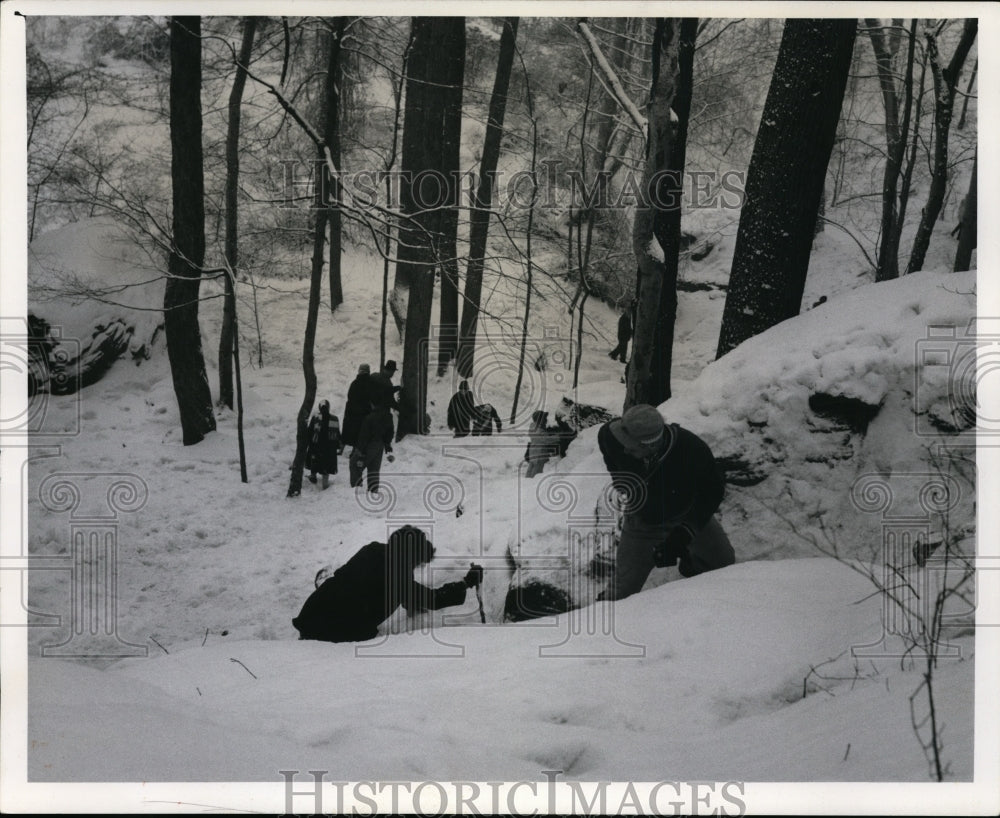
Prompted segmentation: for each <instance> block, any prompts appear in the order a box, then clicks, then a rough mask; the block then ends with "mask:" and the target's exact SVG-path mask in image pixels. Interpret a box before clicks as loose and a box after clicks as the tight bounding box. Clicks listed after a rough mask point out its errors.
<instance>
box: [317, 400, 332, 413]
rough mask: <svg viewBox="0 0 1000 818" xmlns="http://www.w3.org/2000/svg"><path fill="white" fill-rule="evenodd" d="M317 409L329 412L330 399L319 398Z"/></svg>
mask: <svg viewBox="0 0 1000 818" xmlns="http://www.w3.org/2000/svg"><path fill="white" fill-rule="evenodd" d="M319 411H320V412H329V411H330V401H328V400H321V401H320V402H319Z"/></svg>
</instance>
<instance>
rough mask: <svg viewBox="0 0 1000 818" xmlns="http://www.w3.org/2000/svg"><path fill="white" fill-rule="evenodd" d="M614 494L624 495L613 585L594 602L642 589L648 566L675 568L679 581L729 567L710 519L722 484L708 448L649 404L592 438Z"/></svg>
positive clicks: (729, 552) (724, 541)
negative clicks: (671, 566) (615, 492)
mask: <svg viewBox="0 0 1000 818" xmlns="http://www.w3.org/2000/svg"><path fill="white" fill-rule="evenodd" d="M597 444H598V446H599V447H600V449H601V454H603V455H604V463H605V465H606V466H607V468H608V471H609V472H610V473H611V477H612V480H613V482H614V485H615V488H617V489H618V490H619V491H621V492H623V493H624V494H625V495H626V503H625V519H624V523H623V526H622V534H621V539H620V541H619V543H618V555H617V561H616V567H615V577H614V582H613V585H611V586H609V587H608V588H607V589H605V591H604V592H603V593H602V594H601V595H600V596H599V597H598V599H624V598H625V597H627V596H630V595H632V594H634V593H636V592H637V591H639V590H641V589H642V586H643V585H644V584H645V582H646V578H647V577H648V576H649V572H650V571H652V570H653V567H654V566H660V567H663V566H668V565H675V564H678V562H679V565H678V569H679V570H680V573H681V575H682V576H684V577H692V576H695V575H696V574H701V573H703V572H705V571H711V570H713V569H716V568H723V567H725V566H727V565H732V564H733V563H734V562H735V561H736V555H735V553H734V551H733V547H732V545H731V544H730V542H729V538H728V537H727V536H726V532H725V531H724V530H723V529H722V526H721V525H720V524H719V522H718V520H716V519H715V517H714V514H715V511H716V509H718V507H719V503H721V502H722V495H723V482H722V477H721V475H720V474H719V470H718V468H717V466H716V464H715V458H714V457H713V455H712V451H711V449H709V448H708V445H707V444H706V443H705V441H703V440H702V439H701V438H700V437H698V436H697V435H696V434H694V433H693V432H689V431H688V430H687V429H683V428H681V427H680V426H678V425H677V424H676V423H670V424H667V423H664V421H663V417H662V415H660V413H659V411H657V409H656V408H655V407H653V406H650V405H649V404H638V405H636V406H632V407H631V408H629V409H628V410H626V412H625V414H624V415H622V417H621V418H620V419H618V420H612V421H610V422H608V423H605V424H604V425H603V426H602V427H601V430H600V432H599V433H598V435H597Z"/></svg>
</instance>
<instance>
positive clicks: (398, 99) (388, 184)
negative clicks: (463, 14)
mask: <svg viewBox="0 0 1000 818" xmlns="http://www.w3.org/2000/svg"><path fill="white" fill-rule="evenodd" d="M412 45H413V32H412V31H411V32H410V37H409V39H408V40H407V42H406V48H405V49H403V59H402V64H401V65H400V69H399V83H393V86H392V99H393V115H392V143H391V145H390V148H389V157H388V158H387V159H386V160H385V171H386V173H385V200H386V202H387V203H388V202H391V201H392V176H391V174H390V171H391V170H392V169H393V167H395V165H396V153H397V149H398V147H399V114H400V112H401V111H402V102H403V83H404V82H406V71H407V62H408V60H409V57H410V48H411V46H412ZM394 225H395V220H394V219H393V218H392V217H389V218H388V219H387V220H386V226H385V255H384V256H383V258H382V322H381V326H380V328H379V348H378V349H379V353H378V365H379V369H381V368H382V367H383V366H384V365H385V327H386V323H387V320H388V315H387V311H388V309H389V259H390V258H391V257H392V236H393V227H394ZM394 315H395V313H394ZM396 328H397V330H399V333H400V337H402V333H403V329H402V326H401V324H400V322H399V321H398V319H397V323H396Z"/></svg>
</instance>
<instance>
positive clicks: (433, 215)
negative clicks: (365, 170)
mask: <svg viewBox="0 0 1000 818" xmlns="http://www.w3.org/2000/svg"><path fill="white" fill-rule="evenodd" d="M464 59H465V18H464V17H414V18H413V41H412V46H411V49H410V55H409V60H408V63H409V64H408V70H407V80H406V105H405V111H404V115H403V145H402V167H401V169H402V174H401V176H402V184H401V189H400V200H401V204H402V211H403V219H402V223H401V224H400V228H399V249H398V256H399V261H398V263H397V265H396V288H395V291H394V295H395V294H396V291H398V290H399V289H400V286H401V284H402V285H405V289H407V290H408V300H407V305H406V331H405V335H404V342H403V374H402V378H401V385H402V387H403V389H404V390H405V395H406V400H407V402H408V404H409V408H410V409H411V410H412V411H408V412H406V413H404V414H402V415H401V416H400V418H399V434H400V437H402V436H404V435H406V434H409V433H411V432H415V433H420V432H422V431H423V425H424V424H423V417H424V415H425V413H426V406H427V361H428V348H427V346H428V343H429V336H430V324H431V307H432V301H433V295H434V271H435V268H437V267H438V266H439V265H441V263H442V260H443V259H444V258H445V257H446V254H450V257H451V258H454V254H455V251H454V247H455V236H454V230H455V228H456V227H457V213H455V208H456V207H457V204H458V201H457V196H458V184H457V182H458V179H457V170H458V167H457V163H458V150H457V147H458V140H459V132H458V130H457V129H458V128H459V127H460V125H461V115H460V112H461V105H462V102H461V100H462V88H461V84H460V83H461V80H460V79H459V85H458V86H457V87H456V86H455V85H454V83H453V81H454V79H455V78H456V77H459V78H460V77H461V75H462V70H461V67H460V66H461V64H463V63H464ZM456 64H457V65H456ZM449 211H450V212H451V213H452V214H453V215H451V216H448V215H445V214H447V213H448V212H449Z"/></svg>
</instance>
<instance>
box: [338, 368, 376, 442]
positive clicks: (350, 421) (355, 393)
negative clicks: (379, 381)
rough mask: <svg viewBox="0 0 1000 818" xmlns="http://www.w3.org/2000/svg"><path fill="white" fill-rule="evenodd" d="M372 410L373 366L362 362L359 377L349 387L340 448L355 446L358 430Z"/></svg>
mask: <svg viewBox="0 0 1000 818" xmlns="http://www.w3.org/2000/svg"><path fill="white" fill-rule="evenodd" d="M371 410H372V380H371V367H369V366H368V364H361V366H359V367H358V374H357V377H355V379H354V380H353V381H352V382H351V385H350V386H349V387H348V389H347V405H346V406H345V407H344V426H343V429H342V430H341V436H340V440H341V446H340V450H341V451H344V447H346V446H355V445H357V442H358V431H359V430H360V429H361V422H362V421H363V420H364V419H365V418H366V417H367V416H368V413H369V412H371Z"/></svg>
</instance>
